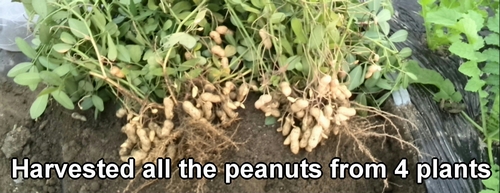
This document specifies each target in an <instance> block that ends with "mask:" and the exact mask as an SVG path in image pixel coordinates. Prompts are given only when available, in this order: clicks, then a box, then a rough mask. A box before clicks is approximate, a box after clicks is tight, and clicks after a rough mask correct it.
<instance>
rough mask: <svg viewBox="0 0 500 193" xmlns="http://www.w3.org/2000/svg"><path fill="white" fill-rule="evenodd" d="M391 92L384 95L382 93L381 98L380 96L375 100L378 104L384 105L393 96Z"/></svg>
mask: <svg viewBox="0 0 500 193" xmlns="http://www.w3.org/2000/svg"><path fill="white" fill-rule="evenodd" d="M391 94H392V93H391V92H387V93H385V94H384V95H382V96H381V97H380V98H378V99H377V100H376V101H375V102H376V103H377V105H378V106H382V104H383V103H384V102H385V101H386V100H387V98H389V97H390V96H391Z"/></svg>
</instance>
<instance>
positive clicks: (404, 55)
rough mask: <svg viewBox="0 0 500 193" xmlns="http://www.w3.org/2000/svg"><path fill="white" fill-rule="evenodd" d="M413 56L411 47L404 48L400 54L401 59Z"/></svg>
mask: <svg viewBox="0 0 500 193" xmlns="http://www.w3.org/2000/svg"><path fill="white" fill-rule="evenodd" d="M411 54H412V50H411V48H409V47H404V48H403V49H401V50H400V51H399V53H398V55H399V57H401V58H402V59H404V58H408V57H410V56H411Z"/></svg>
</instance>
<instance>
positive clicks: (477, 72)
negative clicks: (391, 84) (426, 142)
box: [419, 0, 500, 192]
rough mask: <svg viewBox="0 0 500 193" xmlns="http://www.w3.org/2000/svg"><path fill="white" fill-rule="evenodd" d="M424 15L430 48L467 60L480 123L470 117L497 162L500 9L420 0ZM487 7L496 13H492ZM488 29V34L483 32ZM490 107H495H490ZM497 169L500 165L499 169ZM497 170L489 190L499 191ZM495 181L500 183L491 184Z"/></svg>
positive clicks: (471, 0) (448, 0)
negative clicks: (493, 145)
mask: <svg viewBox="0 0 500 193" xmlns="http://www.w3.org/2000/svg"><path fill="white" fill-rule="evenodd" d="M419 3H420V4H421V5H422V12H421V14H422V16H423V17H424V20H425V27H426V30H427V42H428V45H429V46H430V48H431V49H443V48H445V47H447V46H449V47H448V51H449V52H450V53H452V54H454V55H457V56H459V57H461V58H463V59H464V60H465V62H464V63H463V64H462V65H461V66H460V68H459V69H458V70H459V71H460V72H461V73H462V74H464V75H466V76H467V77H469V81H468V83H467V85H466V86H465V88H464V89H465V90H466V91H470V92H475V93H478V95H479V98H480V109H481V122H482V123H481V124H480V125H478V124H476V123H475V122H474V121H472V119H470V118H469V117H468V116H467V115H466V114H465V113H462V114H463V115H464V116H466V117H467V118H468V119H469V120H471V123H472V124H474V125H475V126H476V127H477V128H478V129H479V130H480V131H481V132H482V133H483V135H484V137H485V141H486V144H487V147H488V157H489V161H490V163H491V164H492V165H493V164H494V158H493V154H492V144H493V143H498V142H499V129H500V127H499V124H498V122H499V121H498V120H499V115H500V114H499V111H498V108H499V105H500V103H499V84H500V80H499V74H500V50H499V46H500V40H499V39H500V38H499V37H500V27H499V25H500V20H499V16H500V11H499V3H498V0H495V1H474V0H466V1H453V0H442V1H439V3H437V1H435V0H420V1H419ZM488 9H489V10H490V11H491V12H493V13H494V14H493V16H489V14H488ZM482 30H487V35H481V33H480V32H481V31H482ZM488 106H493V108H491V109H489V108H488ZM497 169H498V168H497ZM498 180H499V177H498V170H497V171H496V177H495V175H494V176H492V177H491V178H490V179H489V180H485V181H483V183H484V184H485V186H486V188H487V190H483V191H482V192H498V190H499V189H498ZM492 181H496V182H497V183H496V184H495V183H492Z"/></svg>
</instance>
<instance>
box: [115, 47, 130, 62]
mask: <svg viewBox="0 0 500 193" xmlns="http://www.w3.org/2000/svg"><path fill="white" fill-rule="evenodd" d="M117 51H118V60H120V61H122V62H130V54H129V52H128V49H127V47H125V46H124V45H121V44H119V45H118V46H117Z"/></svg>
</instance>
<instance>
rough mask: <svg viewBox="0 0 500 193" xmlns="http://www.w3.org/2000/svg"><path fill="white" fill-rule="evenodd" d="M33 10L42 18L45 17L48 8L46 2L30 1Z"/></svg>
mask: <svg viewBox="0 0 500 193" xmlns="http://www.w3.org/2000/svg"><path fill="white" fill-rule="evenodd" d="M31 3H32V6H33V10H35V12H36V13H37V14H38V15H39V16H40V17H42V18H44V17H47V15H48V14H49V8H48V5H47V1H36V0H32V1H31Z"/></svg>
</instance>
